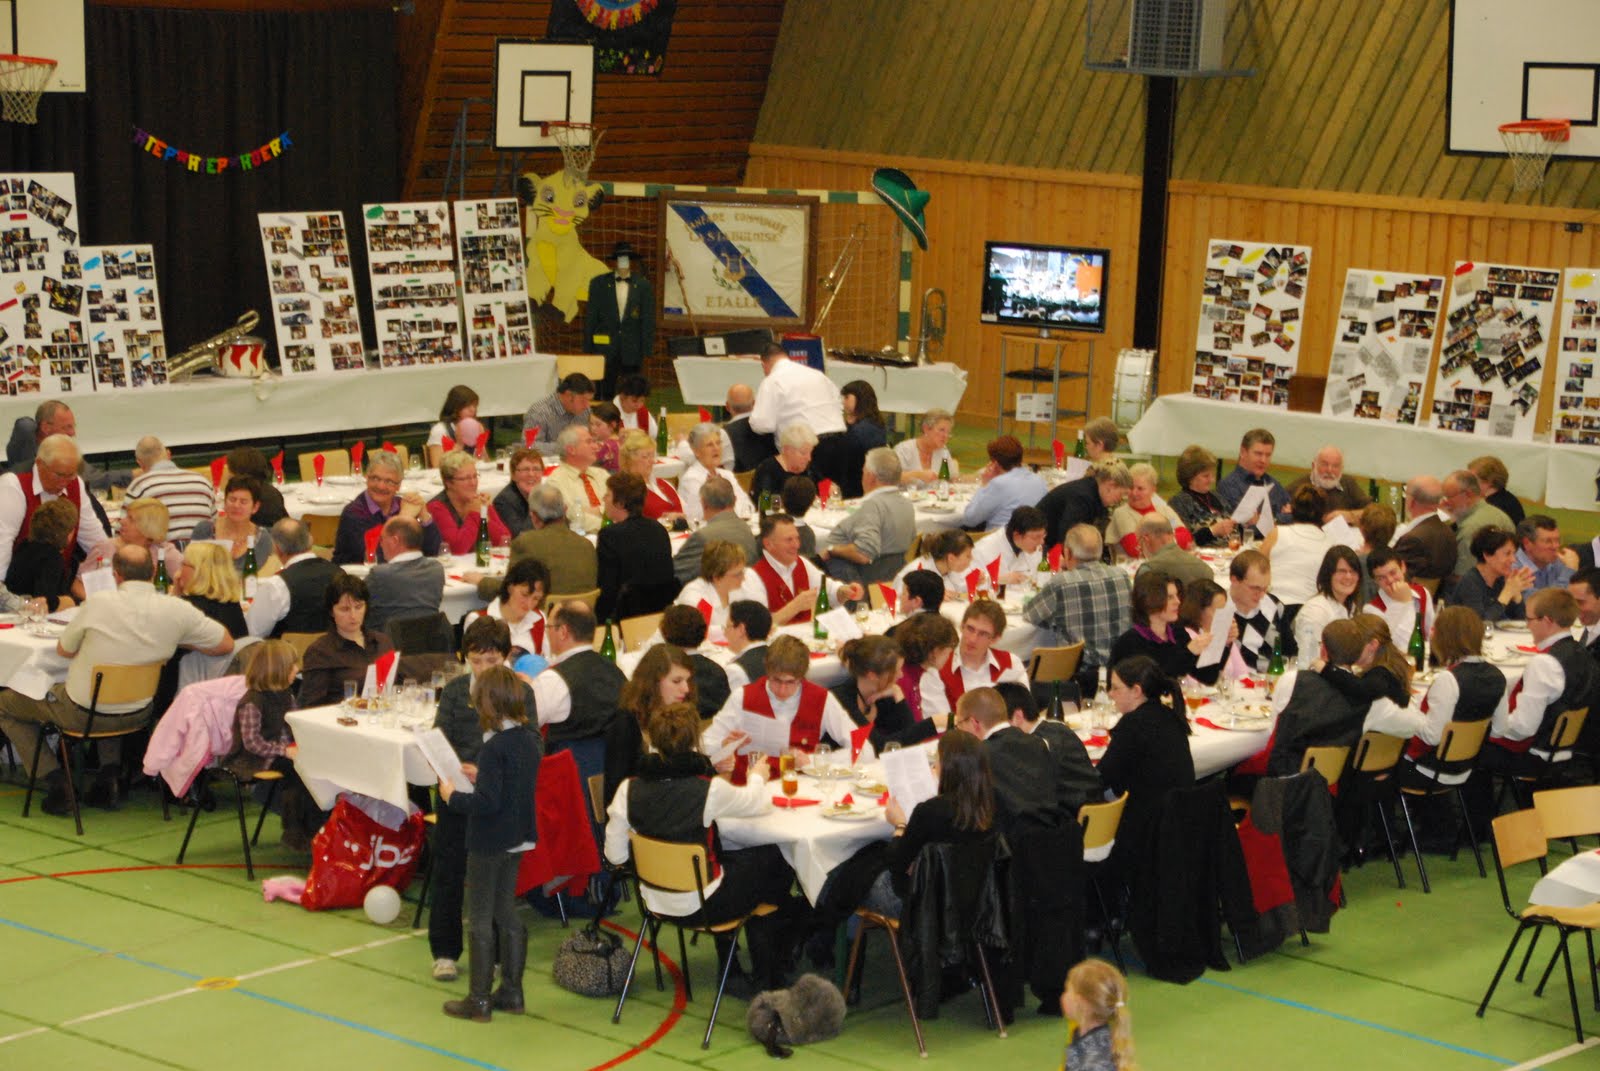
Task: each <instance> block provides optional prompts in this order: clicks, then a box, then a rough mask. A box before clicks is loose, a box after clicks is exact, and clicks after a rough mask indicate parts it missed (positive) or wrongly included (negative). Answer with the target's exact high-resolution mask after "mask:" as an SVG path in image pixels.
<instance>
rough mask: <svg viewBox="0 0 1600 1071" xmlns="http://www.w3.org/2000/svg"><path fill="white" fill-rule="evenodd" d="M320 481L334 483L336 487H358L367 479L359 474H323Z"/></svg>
mask: <svg viewBox="0 0 1600 1071" xmlns="http://www.w3.org/2000/svg"><path fill="white" fill-rule="evenodd" d="M322 482H323V483H325V484H329V483H331V484H334V485H336V486H338V487H359V486H360V485H362V484H364V483H366V482H367V481H366V480H365V479H363V478H362V477H360V476H324V477H323V478H322Z"/></svg>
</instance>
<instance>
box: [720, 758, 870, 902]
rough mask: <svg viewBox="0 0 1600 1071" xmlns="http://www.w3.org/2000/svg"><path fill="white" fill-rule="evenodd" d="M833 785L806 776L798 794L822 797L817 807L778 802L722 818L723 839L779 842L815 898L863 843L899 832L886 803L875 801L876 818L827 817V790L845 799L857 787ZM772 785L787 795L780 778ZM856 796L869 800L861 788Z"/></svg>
mask: <svg viewBox="0 0 1600 1071" xmlns="http://www.w3.org/2000/svg"><path fill="white" fill-rule="evenodd" d="M829 784H830V785H831V788H829V789H824V787H823V782H820V781H817V780H816V779H815V778H812V777H807V776H805V775H801V777H800V790H799V792H797V793H796V794H795V798H796V799H814V800H821V801H822V802H821V803H819V804H817V805H816V806H814V807H810V806H808V807H781V808H779V807H774V808H773V809H772V810H771V811H770V812H769V813H767V814H764V815H761V816H759V817H757V818H722V819H718V821H717V832H718V833H720V834H721V836H722V843H723V844H724V845H725V846H727V847H729V848H754V847H756V846H758V845H762V844H775V845H777V846H778V850H779V851H781V852H782V853H783V858H784V860H785V861H787V862H788V864H789V865H790V866H792V867H793V868H794V872H795V875H796V876H797V877H798V878H799V879H800V889H801V891H803V892H804V893H805V894H806V899H807V900H810V901H811V902H812V903H816V902H817V897H818V896H819V895H821V893H822V885H823V882H825V881H827V880H828V875H829V873H831V872H832V871H833V868H834V867H836V866H838V865H839V864H840V863H842V862H844V861H845V860H846V859H848V858H850V857H851V856H852V855H854V854H855V853H856V852H857V851H859V850H860V849H861V846H862V845H864V844H870V843H871V842H872V841H875V840H887V839H888V838H889V837H890V836H891V835H892V834H893V833H894V827H893V826H891V825H890V824H889V823H888V822H887V821H885V820H884V818H883V808H881V807H878V806H876V805H875V804H873V805H872V806H871V812H870V813H874V814H875V815H876V817H872V818H865V819H848V820H841V819H835V818H824V817H823V815H822V809H823V807H824V806H825V805H826V803H827V800H828V796H827V794H826V793H827V792H828V791H831V792H832V793H833V794H834V797H835V798H843V796H844V794H845V793H846V792H852V790H853V789H854V787H855V786H854V785H853V784H852V783H851V782H849V781H847V780H835V781H832V782H830V783H829ZM767 787H768V788H769V789H770V790H771V792H772V795H773V796H774V797H776V796H781V795H782V794H783V789H782V787H781V786H780V785H779V783H778V782H777V781H770V782H768V784H767ZM852 795H854V796H855V801H856V803H857V804H862V805H866V804H868V803H869V802H870V801H868V800H865V799H863V798H861V796H860V794H859V793H854V792H852Z"/></svg>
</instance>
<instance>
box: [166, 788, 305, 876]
mask: <svg viewBox="0 0 1600 1071" xmlns="http://www.w3.org/2000/svg"><path fill="white" fill-rule="evenodd" d="M213 777H215V778H221V777H226V778H228V779H229V780H231V781H232V782H233V794H234V801H235V803H236V804H237V805H238V811H239V843H240V845H241V846H242V847H243V848H244V875H245V879H246V880H247V881H255V880H256V867H255V860H254V859H253V858H251V855H250V848H251V847H252V846H253V845H254V844H255V843H256V842H257V841H258V840H260V839H261V826H262V825H263V824H264V823H265V822H266V820H267V812H268V811H270V810H272V800H273V797H274V796H276V795H277V793H278V785H279V783H280V782H282V781H283V774H282V773H281V772H279V771H278V770H260V771H258V772H256V773H255V774H253V775H252V776H250V777H240V776H239V775H238V774H236V773H234V772H233V771H232V770H224V769H220V768H218V769H211V770H202V771H201V772H200V776H198V777H196V778H195V781H194V784H193V785H191V786H189V791H188V792H187V793H186V794H185V795H184V798H183V801H182V802H183V804H184V805H185V806H187V807H188V808H189V828H188V829H186V830H184V833H183V843H182V844H181V845H179V846H178V865H179V866H182V865H183V857H184V856H185V855H186V854H188V851H189V838H191V837H193V836H194V827H195V823H196V822H198V821H199V820H200V812H201V811H202V810H204V809H205V808H204V806H203V805H202V804H201V797H202V795H203V794H204V788H205V786H206V785H207V784H208V783H209V780H210V779H211V778H213ZM256 785H266V786H267V796H266V798H265V799H264V800H262V801H261V814H260V815H259V816H257V818H256V829H255V832H254V833H251V832H249V827H248V824H247V823H246V821H245V816H244V801H245V797H246V796H247V795H249V794H250V790H251V788H253V787H254V786H256ZM163 790H164V786H163ZM165 804H166V800H165V798H163V800H162V805H163V810H165Z"/></svg>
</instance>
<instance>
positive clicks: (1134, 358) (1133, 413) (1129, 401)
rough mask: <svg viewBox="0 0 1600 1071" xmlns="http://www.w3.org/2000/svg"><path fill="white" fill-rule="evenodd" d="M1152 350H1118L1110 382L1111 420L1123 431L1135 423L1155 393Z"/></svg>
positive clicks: (1153, 353)
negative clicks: (1115, 366)
mask: <svg viewBox="0 0 1600 1071" xmlns="http://www.w3.org/2000/svg"><path fill="white" fill-rule="evenodd" d="M1155 376H1156V351H1155V350H1122V351H1120V352H1119V353H1118V354H1117V375H1116V378H1115V379H1114V380H1112V382H1111V420H1112V422H1113V423H1114V424H1116V426H1117V427H1118V428H1121V429H1122V430H1123V431H1127V430H1128V429H1129V428H1131V427H1133V426H1134V425H1135V424H1137V423H1139V418H1141V417H1143V416H1144V411H1145V410H1146V409H1147V408H1149V406H1150V399H1151V397H1152V396H1153V395H1154V393H1155V382H1156V380H1155Z"/></svg>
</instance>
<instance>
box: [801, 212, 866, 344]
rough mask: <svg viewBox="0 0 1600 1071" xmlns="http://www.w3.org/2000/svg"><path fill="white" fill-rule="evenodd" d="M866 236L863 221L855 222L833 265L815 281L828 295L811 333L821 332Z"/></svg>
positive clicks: (817, 333) (818, 333)
mask: <svg viewBox="0 0 1600 1071" xmlns="http://www.w3.org/2000/svg"><path fill="white" fill-rule="evenodd" d="M866 238H867V225H866V224H865V223H857V224H856V225H855V226H854V227H851V228H850V237H848V238H846V239H845V242H844V248H843V249H841V250H839V256H838V257H837V258H835V260H834V262H833V267H832V268H830V269H829V270H828V274H827V275H825V276H824V277H823V278H822V279H821V280H820V281H819V282H818V283H817V285H818V286H819V287H820V288H821V289H822V292H823V293H824V294H827V295H828V300H827V301H826V302H824V303H823V305H822V311H821V312H819V313H817V319H816V322H815V323H813V324H812V325H811V333H812V334H814V335H820V334H822V324H823V322H824V321H825V320H827V318H828V313H830V312H832V311H833V303H834V301H835V300H836V299H837V298H838V297H839V289H840V288H841V287H842V286H843V285H844V280H845V276H847V275H849V274H850V265H852V264H854V263H855V259H856V254H857V253H858V252H860V251H861V245H862V243H863V242H865V241H866Z"/></svg>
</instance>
